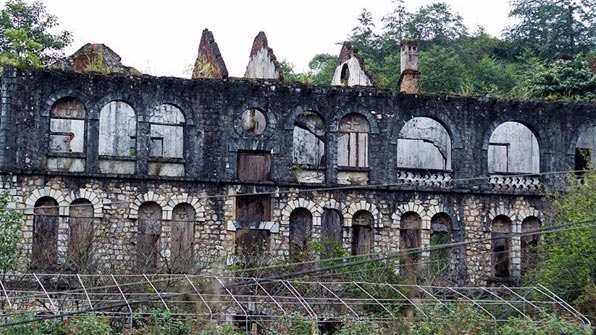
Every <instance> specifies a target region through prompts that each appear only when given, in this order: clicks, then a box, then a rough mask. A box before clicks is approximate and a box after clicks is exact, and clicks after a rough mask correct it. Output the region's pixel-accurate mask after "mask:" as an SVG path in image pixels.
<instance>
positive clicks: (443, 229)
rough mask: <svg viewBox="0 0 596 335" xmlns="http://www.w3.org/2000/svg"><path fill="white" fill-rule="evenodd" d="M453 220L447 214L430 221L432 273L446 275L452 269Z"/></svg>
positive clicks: (441, 214) (436, 216)
mask: <svg viewBox="0 0 596 335" xmlns="http://www.w3.org/2000/svg"><path fill="white" fill-rule="evenodd" d="M451 227H452V223H451V218H450V217H449V215H447V214H445V213H439V214H436V215H435V216H433V217H432V218H431V221H430V229H431V232H430V248H431V250H430V259H429V262H430V267H431V270H432V273H434V274H439V275H444V274H447V273H448V272H449V269H450V266H451V264H450V255H451V248H450V247H449V244H451V239H452V232H451V229H452V228H451Z"/></svg>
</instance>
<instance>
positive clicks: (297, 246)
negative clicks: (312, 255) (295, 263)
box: [290, 208, 312, 258]
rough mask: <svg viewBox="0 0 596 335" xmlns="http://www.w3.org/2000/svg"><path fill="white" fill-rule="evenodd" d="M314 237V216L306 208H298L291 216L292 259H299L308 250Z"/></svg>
mask: <svg viewBox="0 0 596 335" xmlns="http://www.w3.org/2000/svg"><path fill="white" fill-rule="evenodd" d="M311 236H312V214H311V212H310V211H309V210H308V209H306V208H296V209H294V210H293V211H292V213H291V214H290V257H291V258H298V257H299V256H301V255H303V254H304V253H305V252H306V251H307V250H308V244H309V242H310V239H311Z"/></svg>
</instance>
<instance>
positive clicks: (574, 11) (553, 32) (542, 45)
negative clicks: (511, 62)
mask: <svg viewBox="0 0 596 335" xmlns="http://www.w3.org/2000/svg"><path fill="white" fill-rule="evenodd" d="M511 6H512V8H511V11H510V12H509V17H512V18H514V19H515V20H516V21H518V23H516V24H514V25H513V26H511V27H509V28H507V29H506V30H505V36H506V38H507V39H508V40H509V41H511V42H512V43H513V45H514V46H516V48H517V49H518V51H519V52H520V53H521V52H522V51H523V50H524V49H526V48H527V49H529V50H530V51H531V52H532V53H533V54H534V55H535V56H538V57H541V58H552V57H553V56H554V55H555V54H557V53H563V54H568V55H576V54H578V53H581V52H588V51H590V50H592V49H594V47H596V11H595V10H594V8H596V0H512V1H511Z"/></svg>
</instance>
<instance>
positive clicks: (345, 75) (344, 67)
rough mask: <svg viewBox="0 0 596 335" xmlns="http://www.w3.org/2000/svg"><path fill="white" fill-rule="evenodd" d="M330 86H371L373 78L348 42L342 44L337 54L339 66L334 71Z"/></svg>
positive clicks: (356, 50) (356, 51)
mask: <svg viewBox="0 0 596 335" xmlns="http://www.w3.org/2000/svg"><path fill="white" fill-rule="evenodd" d="M331 85H334V86H373V76H372V74H371V73H370V72H368V71H367V70H366V68H365V66H364V59H363V58H362V56H361V55H360V54H358V49H357V48H354V47H352V44H351V43H350V42H344V44H343V46H342V47H341V51H340V52H339V66H338V67H337V68H336V69H335V73H334V75H333V80H332V81H331Z"/></svg>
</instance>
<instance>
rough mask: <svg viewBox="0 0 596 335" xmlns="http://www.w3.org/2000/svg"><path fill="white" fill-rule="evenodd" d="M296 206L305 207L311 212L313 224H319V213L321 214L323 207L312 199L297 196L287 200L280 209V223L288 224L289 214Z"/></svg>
mask: <svg viewBox="0 0 596 335" xmlns="http://www.w3.org/2000/svg"><path fill="white" fill-rule="evenodd" d="M297 208H305V209H307V210H308V211H310V213H311V214H312V224H313V226H320V225H321V215H322V214H323V208H321V206H317V204H315V203H314V202H313V201H310V200H306V199H304V198H298V199H296V200H292V201H289V202H288V203H287V204H286V205H285V206H284V208H283V209H282V211H281V221H282V224H285V225H288V224H290V215H291V214H292V212H293V211H294V210H295V209H297Z"/></svg>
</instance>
